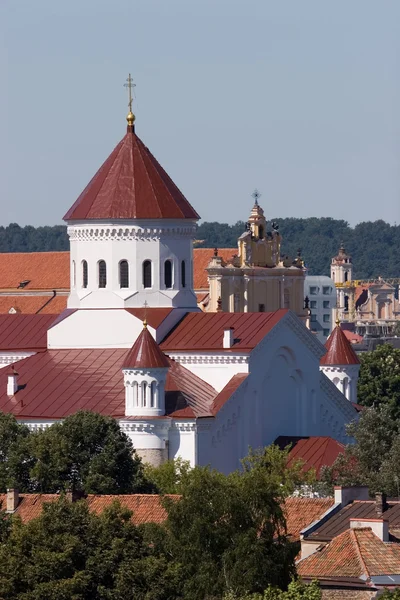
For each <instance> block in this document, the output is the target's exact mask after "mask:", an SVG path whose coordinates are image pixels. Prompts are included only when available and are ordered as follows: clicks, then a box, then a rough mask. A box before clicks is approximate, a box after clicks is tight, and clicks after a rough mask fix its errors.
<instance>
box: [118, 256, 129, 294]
mask: <svg viewBox="0 0 400 600" xmlns="http://www.w3.org/2000/svg"><path fill="white" fill-rule="evenodd" d="M119 287H121V288H128V287H129V265H128V261H127V260H121V262H120V263H119Z"/></svg>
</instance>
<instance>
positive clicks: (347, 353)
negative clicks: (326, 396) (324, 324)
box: [320, 321, 360, 403]
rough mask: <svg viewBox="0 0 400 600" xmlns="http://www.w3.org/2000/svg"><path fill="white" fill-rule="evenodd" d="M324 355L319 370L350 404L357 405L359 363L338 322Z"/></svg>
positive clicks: (327, 342) (326, 345)
mask: <svg viewBox="0 0 400 600" xmlns="http://www.w3.org/2000/svg"><path fill="white" fill-rule="evenodd" d="M325 348H326V354H324V356H323V357H322V358H321V362H320V369H321V371H322V372H323V373H325V375H326V376H327V377H328V378H329V379H330V380H331V381H332V382H333V383H334V384H335V385H336V387H337V388H338V390H339V391H341V392H342V394H343V395H344V396H346V398H347V400H349V401H350V402H354V403H357V381H358V375H359V372H360V361H359V358H358V356H357V354H356V353H355V352H354V350H353V348H352V347H351V344H350V342H349V340H348V339H347V338H346V336H345V335H344V333H343V331H342V329H341V327H340V323H339V321H337V322H336V327H335V329H334V330H333V331H332V333H331V335H330V336H329V338H328V339H327V341H326V343H325Z"/></svg>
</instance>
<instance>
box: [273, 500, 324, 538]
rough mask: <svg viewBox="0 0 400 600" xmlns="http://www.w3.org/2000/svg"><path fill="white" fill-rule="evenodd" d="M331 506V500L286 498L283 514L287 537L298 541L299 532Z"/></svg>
mask: <svg viewBox="0 0 400 600" xmlns="http://www.w3.org/2000/svg"><path fill="white" fill-rule="evenodd" d="M333 504H334V499H333V498H294V497H289V498H286V500H285V505H284V513H285V517H286V527H287V533H288V535H290V536H291V537H292V538H293V539H294V540H299V539H300V532H301V531H302V530H303V529H304V528H305V527H308V526H309V525H311V523H313V522H314V521H317V520H318V519H320V518H321V517H322V515H323V514H324V513H325V512H326V511H327V510H328V509H329V508H331V506H333Z"/></svg>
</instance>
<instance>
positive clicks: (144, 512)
mask: <svg viewBox="0 0 400 600" xmlns="http://www.w3.org/2000/svg"><path fill="white" fill-rule="evenodd" d="M166 497H167V498H172V499H175V498H176V499H178V498H179V496H177V495H167V496H166ZM58 498H59V496H58V494H20V495H19V503H18V506H17V509H16V510H15V513H14V514H16V515H18V516H19V517H20V518H21V520H22V522H23V523H27V522H28V521H31V520H32V519H36V518H37V517H39V516H40V515H41V513H42V510H43V504H45V503H46V502H55V501H56V500H57V499H58ZM162 498H163V497H162V496H158V495H155V494H152V495H150V494H129V495H128V494H121V495H104V496H100V495H96V494H88V495H87V496H86V497H85V501H86V502H87V504H88V506H89V510H91V511H92V512H95V513H97V514H100V513H102V512H103V510H104V509H105V508H107V507H108V506H110V505H111V504H112V502H114V501H115V500H116V501H118V502H120V503H121V505H122V506H123V507H124V508H128V509H129V510H131V511H132V512H133V514H132V521H133V523H134V524H135V525H141V524H142V523H162V522H163V521H165V519H166V518H167V513H166V510H165V509H164V507H163V505H162ZM0 503H1V507H2V509H3V510H4V509H5V508H6V504H7V494H0Z"/></svg>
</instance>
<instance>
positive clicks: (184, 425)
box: [171, 420, 197, 432]
mask: <svg viewBox="0 0 400 600" xmlns="http://www.w3.org/2000/svg"><path fill="white" fill-rule="evenodd" d="M174 429H175V430H177V431H180V432H188V431H196V430H197V423H196V421H195V420H193V421H175V420H174V421H172V422H171V430H174Z"/></svg>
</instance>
